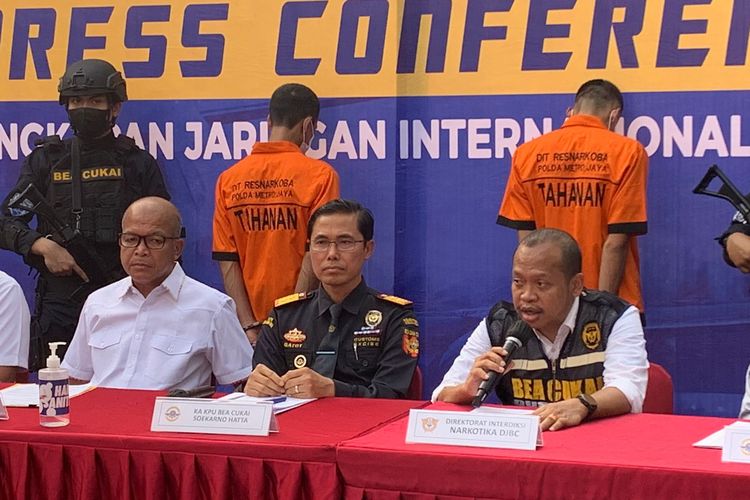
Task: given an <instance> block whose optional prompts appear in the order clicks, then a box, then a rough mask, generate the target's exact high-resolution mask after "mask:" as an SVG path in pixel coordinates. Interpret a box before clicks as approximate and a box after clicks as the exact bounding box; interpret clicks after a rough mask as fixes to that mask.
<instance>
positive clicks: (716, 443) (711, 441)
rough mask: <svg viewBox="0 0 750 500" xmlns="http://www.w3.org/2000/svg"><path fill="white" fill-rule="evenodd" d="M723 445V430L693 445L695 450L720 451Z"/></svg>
mask: <svg viewBox="0 0 750 500" xmlns="http://www.w3.org/2000/svg"><path fill="white" fill-rule="evenodd" d="M723 445H724V429H719V430H718V431H716V432H714V433H713V434H711V435H709V436H706V437H704V438H703V439H701V440H700V441H696V442H695V443H693V446H695V447H696V448H715V449H719V450H720V449H721V447H722V446H723Z"/></svg>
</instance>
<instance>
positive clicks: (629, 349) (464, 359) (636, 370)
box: [432, 297, 648, 413]
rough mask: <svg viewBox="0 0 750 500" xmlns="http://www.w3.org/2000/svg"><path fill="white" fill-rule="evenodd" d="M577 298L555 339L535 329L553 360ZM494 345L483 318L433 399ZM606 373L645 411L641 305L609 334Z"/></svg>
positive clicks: (634, 408) (609, 382)
mask: <svg viewBox="0 0 750 500" xmlns="http://www.w3.org/2000/svg"><path fill="white" fill-rule="evenodd" d="M578 302H579V299H578V298H577V297H576V299H575V301H574V302H573V306H572V307H571V308H570V311H569V312H568V315H567V317H566V318H565V321H564V322H563V324H562V325H560V329H559V330H558V332H557V336H556V337H555V341H554V342H551V341H550V340H549V339H547V338H546V337H544V336H543V335H541V334H540V333H539V332H537V331H536V330H534V333H535V334H536V336H537V338H538V339H539V340H540V341H541V343H542V349H543V350H544V354H545V356H547V358H548V359H549V360H550V361H551V362H555V360H557V358H558V357H559V356H560V350H561V349H562V346H563V343H564V342H565V339H566V338H567V337H568V335H569V334H570V332H572V331H573V328H575V324H576V317H577V316H578ZM491 347H492V343H491V342H490V336H489V334H488V333H487V326H486V322H485V319H482V321H481V322H480V323H479V325H478V326H477V327H476V328H475V329H474V331H473V332H472V334H471V336H469V339H468V340H467V341H466V344H464V346H463V348H461V353H460V354H459V356H458V358H456V360H455V361H454V362H453V365H452V366H451V368H450V370H448V373H446V374H445V377H443V380H442V382H440V385H438V386H437V388H435V390H434V391H433V392H432V400H433V401H435V400H437V397H438V394H440V391H442V390H443V389H444V388H445V387H451V386H455V385H460V384H463V383H464V381H465V380H466V377H467V376H468V375H469V371H470V370H471V367H472V366H473V365H474V360H475V359H476V358H477V357H479V356H480V355H482V354H484V353H485V352H487V351H489V350H490V348H491ZM603 377H604V387H615V388H617V389H619V390H620V391H621V392H622V393H623V394H624V395H625V397H626V398H627V399H628V401H629V402H630V411H631V413H640V412H641V411H642V409H643V399H644V397H645V396H646V384H647V382H648V359H647V357H646V340H645V338H644V337H643V327H642V326H641V319H640V315H639V313H638V309H636V308H635V307H633V306H631V307H629V308H628V309H627V310H626V311H625V312H624V313H623V314H622V316H620V318H619V319H618V320H617V321H616V322H615V324H614V326H613V327H612V332H611V333H610V334H609V339H608V340H607V349H606V351H605V353H604V374H603Z"/></svg>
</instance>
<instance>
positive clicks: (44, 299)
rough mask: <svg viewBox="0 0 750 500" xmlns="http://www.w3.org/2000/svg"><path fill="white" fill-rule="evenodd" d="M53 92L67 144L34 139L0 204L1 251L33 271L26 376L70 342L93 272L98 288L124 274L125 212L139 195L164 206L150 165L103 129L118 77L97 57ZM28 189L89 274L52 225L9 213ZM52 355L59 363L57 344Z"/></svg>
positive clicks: (68, 73) (113, 114)
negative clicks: (64, 231) (69, 234)
mask: <svg viewBox="0 0 750 500" xmlns="http://www.w3.org/2000/svg"><path fill="white" fill-rule="evenodd" d="M57 89H58V92H59V103H60V104H61V105H63V106H64V108H65V111H66V113H67V116H68V120H69V122H70V127H71V129H72V131H73V134H72V135H73V137H69V138H66V139H61V138H60V137H58V136H57V135H54V136H50V137H46V138H43V139H40V140H39V141H37V147H36V148H35V149H34V150H33V151H32V152H31V154H29V156H28V157H27V158H26V159H25V160H24V162H23V165H22V166H21V169H20V173H19V176H18V182H17V183H16V186H15V187H14V188H13V189H12V190H11V192H10V194H9V195H8V197H7V198H6V199H5V201H4V202H3V203H2V206H0V212H1V213H0V248H4V249H7V250H11V251H13V252H16V253H17V254H19V255H21V256H22V257H23V259H24V261H25V262H26V263H27V264H29V265H30V266H32V267H34V268H35V269H36V270H37V271H38V272H39V276H38V279H37V283H36V298H35V305H34V310H33V314H32V320H31V341H30V346H29V371H36V370H38V369H39V368H42V367H43V366H44V361H45V359H46V357H47V355H48V354H49V349H48V348H47V343H48V342H54V341H63V342H70V339H71V338H73V332H74V331H75V328H76V322H77V320H78V316H79V314H80V312H81V307H82V306H83V302H84V301H85V300H86V296H87V295H88V293H90V292H91V290H92V289H93V288H94V283H93V281H94V280H92V278H93V277H94V276H97V275H98V276H99V277H100V278H99V280H98V282H97V283H96V286H101V284H103V283H102V282H104V281H107V282H112V281H115V280H118V279H120V278H122V277H123V276H124V275H125V274H124V272H123V270H122V267H121V266H120V262H119V259H118V258H117V254H118V252H119V249H118V247H117V232H118V230H119V223H120V219H122V214H123V212H124V211H125V209H126V208H127V207H128V205H130V204H131V203H132V202H133V201H135V200H137V199H138V198H141V197H143V196H161V197H163V198H166V199H169V193H168V192H167V188H166V186H165V183H164V179H163V177H162V174H161V171H160V170H159V166H158V164H157V163H156V160H155V159H154V158H153V157H152V156H151V155H150V154H149V153H148V152H146V151H144V150H143V149H141V148H139V147H138V146H137V145H136V143H135V141H134V140H133V139H131V138H130V137H127V136H125V135H124V134H120V135H118V136H115V135H114V132H113V130H112V129H113V127H114V125H115V121H116V119H117V117H118V116H119V115H120V112H121V110H122V108H123V105H124V103H125V101H127V100H128V95H127V91H126V85H125V80H124V79H123V77H122V75H121V74H120V72H119V71H117V70H116V69H115V67H114V66H112V64H110V63H109V62H107V61H103V60H101V59H84V60H81V61H77V62H74V63H72V64H71V65H70V66H68V68H67V69H66V70H65V73H64V74H63V75H62V77H61V78H60V82H59V84H58V87H57ZM53 121H55V120H53V119H50V122H53ZM60 130H62V131H65V130H66V127H61V129H60ZM76 158H78V161H75V159H76ZM30 184H31V185H33V186H34V187H35V188H36V189H37V190H38V191H39V192H40V193H41V195H42V196H44V198H45V199H46V201H47V202H48V203H49V205H50V206H52V207H53V209H54V210H55V212H56V213H57V214H58V215H59V217H60V219H62V221H63V222H64V223H66V224H68V225H69V226H70V229H71V230H72V231H74V232H75V233H76V234H77V235H80V241H82V245H81V246H85V248H87V249H88V250H89V251H90V253H91V254H93V255H95V256H96V257H97V258H98V261H99V262H98V264H99V265H96V266H95V267H96V268H97V269H92V267H91V264H92V261H93V259H89V261H88V262H85V261H78V260H76V259H77V258H78V259H79V260H80V259H81V256H80V254H78V257H74V255H73V254H72V253H71V252H69V247H68V246H67V243H69V242H70V241H69V240H68V241H63V238H62V235H60V234H57V233H56V230H55V229H56V227H55V224H54V223H53V222H52V221H49V220H45V219H44V218H42V217H38V216H37V222H36V227H32V224H31V221H32V219H33V218H34V214H33V213H32V212H29V211H27V210H23V209H19V208H10V207H9V203H12V201H14V200H15V199H16V198H18V197H19V196H20V193H21V192H23V191H24V190H25V189H26V188H27V187H28V186H29V185H30ZM73 253H75V252H73ZM87 264H89V265H88V266H87ZM87 273H89V274H87ZM57 353H58V354H59V355H60V356H64V353H65V346H61V347H60V348H59V349H58V351H57Z"/></svg>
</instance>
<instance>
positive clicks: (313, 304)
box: [245, 200, 419, 398]
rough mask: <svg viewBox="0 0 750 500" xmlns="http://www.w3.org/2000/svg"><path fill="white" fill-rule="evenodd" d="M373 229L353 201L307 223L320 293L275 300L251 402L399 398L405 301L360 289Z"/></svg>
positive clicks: (406, 373) (250, 387)
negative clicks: (264, 398)
mask: <svg viewBox="0 0 750 500" xmlns="http://www.w3.org/2000/svg"><path fill="white" fill-rule="evenodd" d="M373 227H374V222H373V218H372V214H371V213H370V211H369V210H367V209H366V208H364V207H363V206H362V205H360V204H359V203H356V202H352V201H347V200H333V201H330V202H328V203H326V204H325V205H323V206H322V207H320V208H319V209H318V210H316V211H315V212H314V213H313V215H312V216H311V217H310V224H309V225H308V237H309V240H310V257H311V262H312V268H313V272H314V273H315V276H316V277H317V278H318V280H320V287H319V288H318V289H317V290H316V291H313V292H309V293H298V294H294V295H289V296H287V297H283V298H281V299H278V300H277V301H276V304H275V307H274V309H273V311H272V312H271V315H270V316H269V318H268V319H267V320H266V321H265V322H264V323H263V327H262V329H261V333H260V337H259V339H258V343H257V345H256V348H255V355H254V357H253V364H254V366H255V368H254V370H253V372H252V373H251V375H250V378H249V379H248V381H247V384H246V385H245V393H246V394H248V395H251V396H277V395H281V394H286V395H290V396H295V397H301V398H321V397H329V396H348V397H371V398H403V397H405V396H406V393H407V390H408V388H409V384H410V383H411V379H412V376H413V374H414V370H415V368H416V366H417V356H418V354H419V331H418V326H419V325H418V323H417V320H416V318H415V317H414V313H413V312H412V309H411V302H409V301H408V300H404V299H401V298H398V297H394V296H391V295H385V294H381V293H379V292H377V291H375V290H372V289H370V288H368V287H367V285H366V284H365V281H364V279H363V278H362V274H361V273H362V266H363V265H364V263H365V261H366V260H367V259H369V258H370V256H372V252H373V248H374V241H373V240H372V235H373Z"/></svg>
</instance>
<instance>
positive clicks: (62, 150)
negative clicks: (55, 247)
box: [39, 135, 137, 249]
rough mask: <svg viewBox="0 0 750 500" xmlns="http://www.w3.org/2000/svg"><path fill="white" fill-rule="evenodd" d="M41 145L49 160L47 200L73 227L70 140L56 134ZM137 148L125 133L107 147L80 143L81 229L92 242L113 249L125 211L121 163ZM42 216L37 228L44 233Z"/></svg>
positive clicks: (123, 174) (123, 173) (44, 223)
mask: <svg viewBox="0 0 750 500" xmlns="http://www.w3.org/2000/svg"><path fill="white" fill-rule="evenodd" d="M42 145H43V147H44V150H45V154H46V157H47V161H48V162H49V169H50V170H49V180H50V183H49V185H48V188H47V196H46V197H47V201H48V202H49V203H50V205H52V207H53V208H55V209H56V210H57V211H58V213H59V214H60V216H61V217H62V218H63V219H64V220H65V222H67V223H68V224H70V225H71V227H73V216H72V212H71V207H72V182H71V170H70V141H69V140H68V141H61V140H60V138H59V137H57V136H51V137H47V138H46V139H45V140H44V142H43V144H42ZM133 149H137V146H136V144H135V142H134V141H133V140H132V139H131V138H129V137H126V136H124V135H120V136H118V137H117V138H115V139H114V140H113V141H112V145H111V146H110V147H109V148H106V149H105V148H86V146H85V145H84V144H82V145H81V181H82V182H81V207H82V209H83V212H82V217H81V223H80V230H81V233H82V234H83V236H84V237H85V238H86V240H88V241H90V242H92V243H93V244H94V245H102V244H104V245H108V246H109V245H111V246H112V247H113V248H115V249H116V247H117V234H118V232H119V230H120V220H121V218H122V214H123V213H124V211H125V208H127V207H126V206H123V200H124V198H125V197H124V196H123V192H124V190H125V187H124V186H125V172H124V165H125V160H126V158H127V156H128V154H129V153H130V152H131V151H132V150H133ZM45 225H46V222H45V221H43V220H41V221H40V224H39V232H41V233H45V232H46V231H47V228H46V227H44V226H45Z"/></svg>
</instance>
